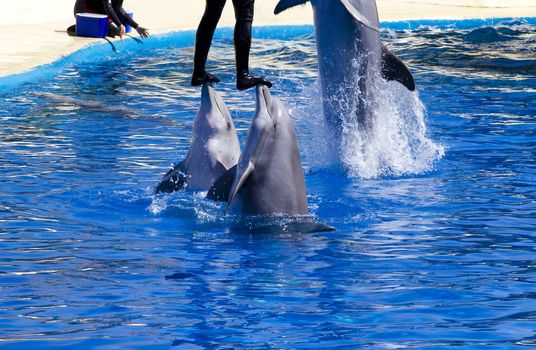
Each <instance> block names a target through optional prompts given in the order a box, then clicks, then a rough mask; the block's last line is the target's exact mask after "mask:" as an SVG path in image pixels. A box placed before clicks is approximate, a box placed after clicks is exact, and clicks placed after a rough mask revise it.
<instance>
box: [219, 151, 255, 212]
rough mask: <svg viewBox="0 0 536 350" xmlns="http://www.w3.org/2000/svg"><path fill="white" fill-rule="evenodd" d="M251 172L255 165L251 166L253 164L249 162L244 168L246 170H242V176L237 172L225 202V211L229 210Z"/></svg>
mask: <svg viewBox="0 0 536 350" xmlns="http://www.w3.org/2000/svg"><path fill="white" fill-rule="evenodd" d="M253 170H255V165H253V163H252V162H251V161H249V162H248V166H247V167H246V169H244V171H243V172H242V174H238V172H237V174H236V175H237V177H235V180H234V182H233V186H232V187H231V192H230V193H229V201H228V202H227V209H229V208H230V207H231V205H232V204H233V202H234V200H235V199H236V195H237V194H238V192H239V191H240V189H241V188H242V187H244V185H245V184H246V181H247V179H248V177H249V176H250V175H251V174H252V173H253ZM237 171H238V169H237ZM227 209H226V210H227Z"/></svg>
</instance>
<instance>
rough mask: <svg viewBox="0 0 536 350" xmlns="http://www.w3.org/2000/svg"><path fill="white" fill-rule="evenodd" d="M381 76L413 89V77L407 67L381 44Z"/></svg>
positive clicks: (410, 89)
mask: <svg viewBox="0 0 536 350" xmlns="http://www.w3.org/2000/svg"><path fill="white" fill-rule="evenodd" d="M382 77H383V78H384V79H385V80H387V81H391V80H396V81H398V82H399V83H400V84H402V85H404V86H405V87H406V88H407V89H408V90H409V91H415V79H413V75H411V72H410V71H409V69H408V67H407V66H406V65H405V64H404V62H402V61H401V60H400V58H398V57H396V56H395V55H394V54H393V53H392V52H390V51H389V50H388V49H387V48H386V47H385V46H384V45H382Z"/></svg>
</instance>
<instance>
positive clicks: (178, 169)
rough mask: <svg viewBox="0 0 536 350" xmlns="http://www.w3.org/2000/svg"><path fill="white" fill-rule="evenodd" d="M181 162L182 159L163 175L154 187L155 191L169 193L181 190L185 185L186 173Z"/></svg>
mask: <svg viewBox="0 0 536 350" xmlns="http://www.w3.org/2000/svg"><path fill="white" fill-rule="evenodd" d="M183 163H184V161H182V162H180V163H179V164H177V165H176V166H175V167H174V168H173V169H171V170H170V171H168V172H167V174H166V175H164V177H163V178H162V181H160V183H159V184H158V186H157V187H156V193H162V192H164V193H171V192H175V191H180V190H183V189H184V188H185V187H186V174H185V169H184V166H183Z"/></svg>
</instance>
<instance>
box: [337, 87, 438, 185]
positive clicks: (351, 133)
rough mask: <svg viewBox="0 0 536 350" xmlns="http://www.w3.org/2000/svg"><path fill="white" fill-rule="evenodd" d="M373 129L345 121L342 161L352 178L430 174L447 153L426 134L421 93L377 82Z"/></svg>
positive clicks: (351, 117)
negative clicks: (428, 172)
mask: <svg viewBox="0 0 536 350" xmlns="http://www.w3.org/2000/svg"><path fill="white" fill-rule="evenodd" d="M375 83H376V84H375V86H373V87H372V90H373V92H374V95H375V96H376V100H375V101H374V102H375V103H374V106H373V108H372V120H371V121H370V125H368V126H367V127H363V126H362V125H360V123H359V120H358V118H357V116H356V115H355V114H351V115H346V116H344V117H343V123H342V125H343V135H342V136H343V137H342V144H341V160H342V162H343V163H344V165H345V166H346V168H347V169H348V174H349V175H350V176H351V177H359V178H377V177H381V176H403V175H415V174H422V173H425V172H427V171H431V170H432V169H433V167H434V164H435V162H436V161H437V160H439V159H440V158H441V157H442V156H443V155H444V153H445V149H444V147H443V146H441V145H439V144H437V143H435V142H434V141H433V140H432V139H431V138H430V137H429V135H428V134H427V130H426V122H425V115H426V114H425V112H426V110H425V108H424V105H423V104H422V102H421V100H420V99H419V95H418V93H412V92H410V91H408V90H407V89H406V88H405V87H403V86H402V85H401V84H399V83H396V82H386V81H385V80H383V79H375Z"/></svg>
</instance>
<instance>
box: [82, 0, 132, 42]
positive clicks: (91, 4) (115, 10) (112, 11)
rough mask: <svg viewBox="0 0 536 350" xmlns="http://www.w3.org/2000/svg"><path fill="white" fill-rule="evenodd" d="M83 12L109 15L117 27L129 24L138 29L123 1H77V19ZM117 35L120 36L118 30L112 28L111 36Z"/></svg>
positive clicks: (110, 30)
mask: <svg viewBox="0 0 536 350" xmlns="http://www.w3.org/2000/svg"><path fill="white" fill-rule="evenodd" d="M81 12H90V13H100V14H103V15H107V16H108V18H110V19H111V20H112V22H113V23H114V24H115V25H116V26H117V27H119V26H120V25H125V24H128V25H130V26H131V27H132V28H134V29H136V28H138V23H136V22H135V21H134V20H133V19H132V18H131V17H130V16H129V15H128V14H127V13H126V11H125V10H124V9H123V0H76V3H75V4H74V15H75V17H76V14H77V13H81ZM117 34H119V31H118V29H117V28H114V27H113V26H111V27H110V28H109V35H111V36H115V35H117Z"/></svg>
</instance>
